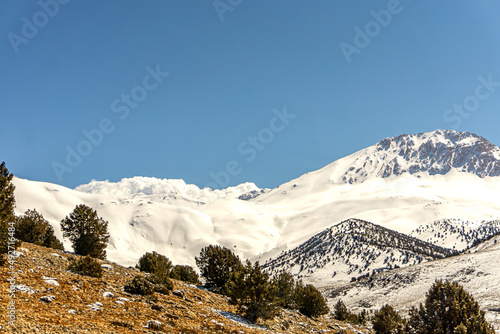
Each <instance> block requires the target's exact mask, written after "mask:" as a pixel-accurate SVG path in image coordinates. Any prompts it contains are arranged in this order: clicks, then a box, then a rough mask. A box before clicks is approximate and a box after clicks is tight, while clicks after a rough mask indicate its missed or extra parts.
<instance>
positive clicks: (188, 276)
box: [170, 265, 201, 284]
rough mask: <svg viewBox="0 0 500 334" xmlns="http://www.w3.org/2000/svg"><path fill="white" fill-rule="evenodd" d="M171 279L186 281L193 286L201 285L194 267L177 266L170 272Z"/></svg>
mask: <svg viewBox="0 0 500 334" xmlns="http://www.w3.org/2000/svg"><path fill="white" fill-rule="evenodd" d="M170 277H171V278H173V279H176V280H179V281H184V282H188V283H192V284H201V282H200V276H198V273H197V272H196V271H194V269H193V267H190V266H180V265H177V266H175V267H174V268H173V269H172V270H171V271H170Z"/></svg>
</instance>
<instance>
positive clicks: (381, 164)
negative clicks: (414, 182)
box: [342, 130, 500, 184]
mask: <svg viewBox="0 0 500 334" xmlns="http://www.w3.org/2000/svg"><path fill="white" fill-rule="evenodd" d="M452 169H454V170H456V171H459V172H467V173H471V174H474V175H477V176H479V177H482V178H484V177H487V176H500V147H498V146H496V145H494V144H492V143H490V142H489V141H488V140H486V139H485V138H483V137H480V136H478V135H476V134H473V133H470V132H458V131H454V130H436V131H433V132H427V133H419V134H414V135H412V134H403V135H399V136H396V137H391V138H386V139H384V140H382V141H380V142H379V143H377V144H375V145H373V146H370V147H368V148H366V149H365V150H363V151H361V152H360V155H359V156H358V157H357V158H356V160H355V161H354V163H353V164H352V165H351V166H350V167H349V169H348V170H347V171H345V173H344V176H343V178H342V180H343V181H344V182H346V183H350V184H353V183H361V182H363V181H365V180H366V179H367V178H368V177H370V176H376V177H381V178H387V177H390V176H392V175H395V176H398V175H402V174H404V173H409V174H415V173H419V172H427V173H428V174H430V175H434V174H446V173H448V172H450V171H451V170H452Z"/></svg>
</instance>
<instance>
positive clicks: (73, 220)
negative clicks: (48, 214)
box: [61, 204, 109, 259]
mask: <svg viewBox="0 0 500 334" xmlns="http://www.w3.org/2000/svg"><path fill="white" fill-rule="evenodd" d="M61 230H62V231H63V236H64V237H65V238H69V240H70V241H71V242H72V243H73V249H74V251H75V253H76V254H79V255H90V256H92V257H95V258H98V259H105V258H106V247H107V244H108V240H109V234H108V222H107V221H105V220H103V219H102V218H100V217H99V216H97V211H95V210H92V209H91V208H89V207H88V206H86V205H83V204H80V205H77V206H76V208H75V209H74V210H73V212H71V213H70V214H69V216H67V217H66V218H64V219H63V220H62V221H61Z"/></svg>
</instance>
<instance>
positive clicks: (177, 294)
mask: <svg viewBox="0 0 500 334" xmlns="http://www.w3.org/2000/svg"><path fill="white" fill-rule="evenodd" d="M172 294H173V295H174V296H177V297H180V298H183V299H184V296H185V294H184V291H182V290H174V291H172Z"/></svg>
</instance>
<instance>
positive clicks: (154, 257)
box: [137, 252, 172, 275]
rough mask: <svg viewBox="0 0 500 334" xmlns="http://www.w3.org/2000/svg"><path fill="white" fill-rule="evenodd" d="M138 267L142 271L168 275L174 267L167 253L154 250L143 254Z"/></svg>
mask: <svg viewBox="0 0 500 334" xmlns="http://www.w3.org/2000/svg"><path fill="white" fill-rule="evenodd" d="M137 267H138V268H139V270H140V271H144V272H147V273H151V274H157V275H168V274H169V272H170V269H171V268H172V262H171V261H170V260H169V259H168V258H167V257H166V256H165V255H161V254H158V253H156V252H153V253H146V254H144V255H143V256H141V258H140V259H139V263H138V265H137Z"/></svg>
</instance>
